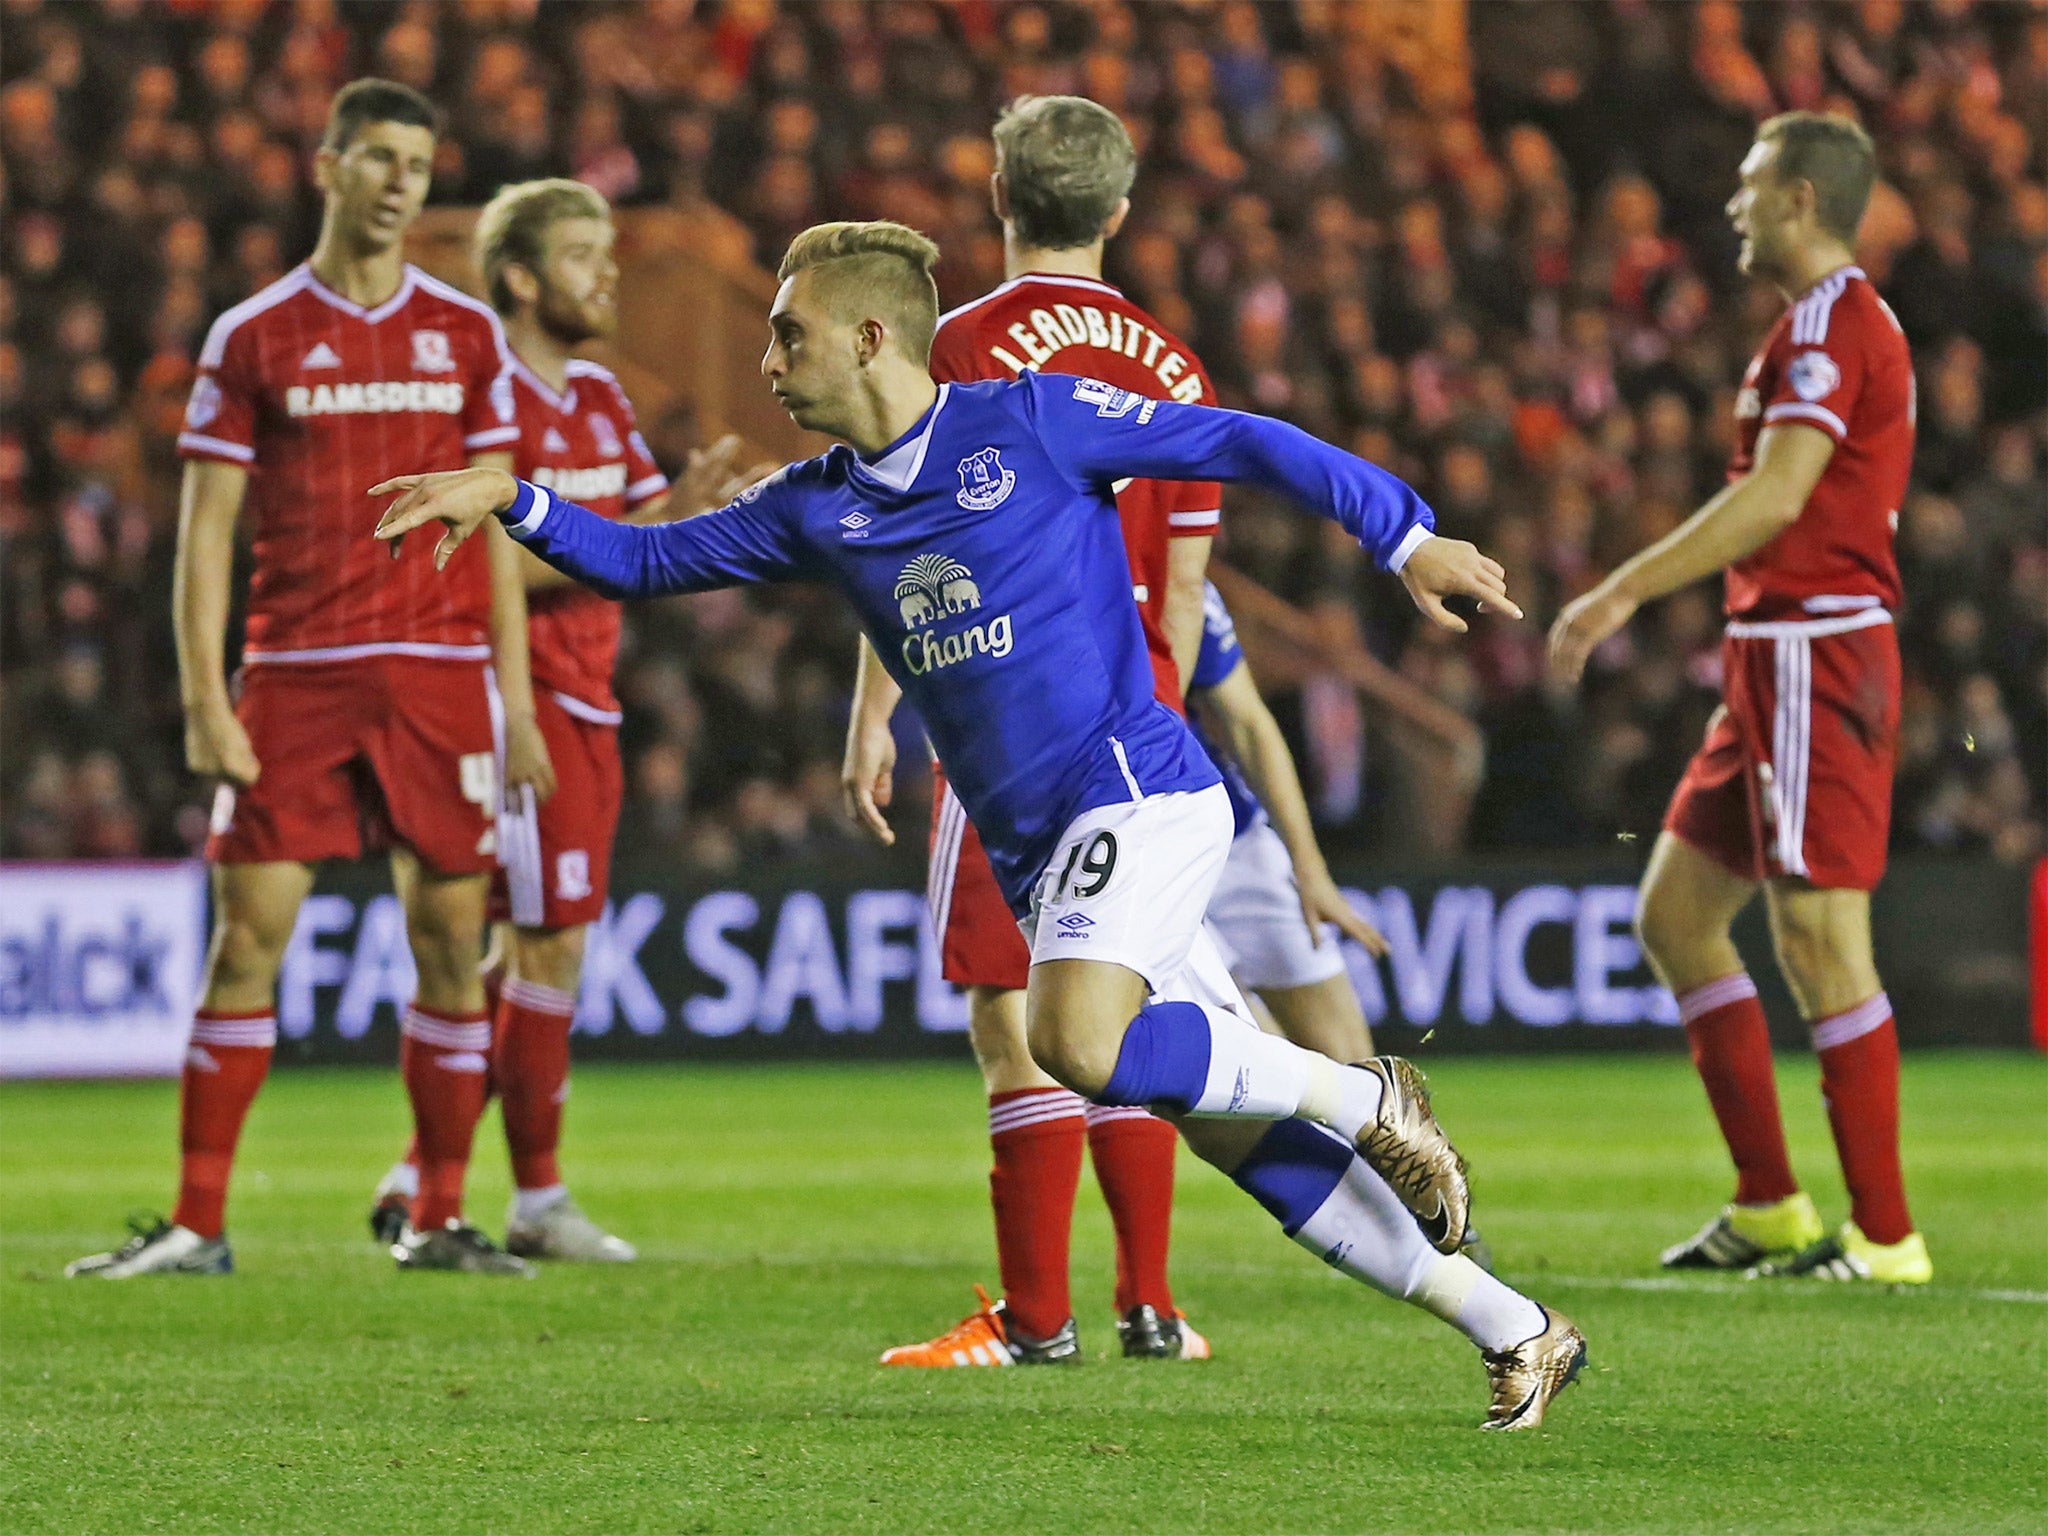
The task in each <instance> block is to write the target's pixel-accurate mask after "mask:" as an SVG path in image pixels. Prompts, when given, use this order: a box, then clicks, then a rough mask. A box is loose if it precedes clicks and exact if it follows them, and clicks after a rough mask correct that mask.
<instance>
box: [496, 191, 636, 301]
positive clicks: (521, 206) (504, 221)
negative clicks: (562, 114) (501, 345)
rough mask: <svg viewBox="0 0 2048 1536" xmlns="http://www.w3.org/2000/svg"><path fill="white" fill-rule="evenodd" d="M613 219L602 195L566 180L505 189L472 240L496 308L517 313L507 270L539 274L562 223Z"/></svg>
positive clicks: (499, 194) (499, 193) (497, 197)
mask: <svg viewBox="0 0 2048 1536" xmlns="http://www.w3.org/2000/svg"><path fill="white" fill-rule="evenodd" d="M611 216H612V208H611V204H610V203H607V202H606V201H605V200H604V194H603V193H602V192H599V191H598V190H597V188H595V187H592V186H586V185H585V184H584V183H583V182H580V181H571V180H569V179H568V178H567V177H564V176H552V177H549V178H548V179H547V180H545V181H518V182H514V183H512V184H511V185H510V186H506V187H500V188H499V189H498V195H497V196H496V197H493V198H492V199H491V200H490V201H489V202H488V203H485V204H484V208H483V212H481V213H479V214H478V215H477V216H476V233H475V234H474V235H473V236H472V237H471V241H472V244H473V247H474V249H475V252H476V266H477V271H478V272H480V273H482V274H483V280H484V291H485V293H487V294H488V295H489V296H490V300H491V308H493V309H495V310H497V311H498V313H499V314H501V315H508V314H510V313H511V312H512V310H513V308H514V307H515V302H516V301H515V300H514V299H513V297H512V290H511V289H509V288H507V287H506V286H505V269H506V268H507V267H509V266H514V265H517V266H522V267H525V268H526V269H527V270H528V271H529V272H534V273H538V272H539V271H540V264H541V255H542V247H543V246H545V245H546V243H547V235H548V230H549V229H550V228H552V227H553V226H554V225H556V224H558V223H560V222H561V221H562V220H563V219H609V218H610V217H611Z"/></svg>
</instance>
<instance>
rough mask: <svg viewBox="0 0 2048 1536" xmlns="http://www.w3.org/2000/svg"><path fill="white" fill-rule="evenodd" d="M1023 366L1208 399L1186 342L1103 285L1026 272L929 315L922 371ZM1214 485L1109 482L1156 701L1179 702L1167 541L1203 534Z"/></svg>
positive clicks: (1006, 373) (986, 371) (1005, 375)
mask: <svg viewBox="0 0 2048 1536" xmlns="http://www.w3.org/2000/svg"><path fill="white" fill-rule="evenodd" d="M1026 368H1036V369H1038V370H1040V371H1041V372H1044V373H1073V374H1080V375H1082V376H1083V377H1086V378H1091V379H1101V380H1103V381H1104V382H1105V383H1109V384H1115V385H1117V386H1118V387H1119V388H1122V389H1128V390H1130V391H1132V392H1133V393H1135V394H1140V395H1145V396H1147V397H1149V398H1151V399H1153V400H1178V401H1180V402H1181V403H1182V404H1184V405H1214V404H1215V403H1216V387H1215V386H1214V385H1213V384H1211V383H1210V382H1209V375H1208V373H1207V372H1206V371H1205V370H1204V369H1203V367H1202V363H1201V360H1200V359H1199V358H1197V357H1196V356H1195V353H1194V349H1193V348H1192V347H1189V346H1188V345H1187V344H1186V343H1184V342H1182V341H1181V340H1180V339H1179V338H1178V337H1176V336H1174V335H1172V334H1171V333H1170V332H1167V331H1165V330H1162V329H1161V328H1160V326H1159V323H1158V322H1157V321H1156V320H1154V319H1153V318H1152V317H1151V316H1150V315H1148V314H1146V313H1145V311H1144V310H1142V309H1140V308H1138V306H1137V305H1135V304H1133V303H1132V302H1131V301H1130V300H1129V299H1127V298H1125V297H1124V296H1123V294H1121V293H1120V292H1118V291H1117V290H1116V289H1115V288H1112V287H1111V286H1110V285H1109V284H1108V283H1099V282H1096V281H1094V280H1093V279H1090V278H1085V277H1063V276H1058V275H1055V274H1052V273H1047V272H1027V273H1026V274H1025V275H1024V276H1022V277H1017V278H1012V279H1011V280H1010V281H1009V282H1007V283H1004V284H1003V285H1002V286H1001V287H999V288H996V289H993V290H991V291H990V292H989V293H987V294H985V295H983V296H982V297H981V298H978V299H976V300H975V301H974V302H973V303H972V304H963V305H962V306H961V307H960V308H958V309H956V310H954V311H953V312H952V313H951V314H949V315H947V316H945V317H944V318H943V319H941V320H940V321H939V331H938V335H937V336H936V337H935V338H934V339H933V341H932V377H933V378H935V379H937V380H938V381H939V382H940V383H942V384H966V383H972V382H974V381H975V380H978V379H1014V378H1015V377H1016V376H1017V375H1018V374H1020V373H1022V372H1023V371H1024V370H1025V369H1026ZM1222 506H1223V488H1222V487H1221V486H1220V485H1218V484H1216V482H1215V481H1213V480H1127V481H1125V482H1124V483H1123V484H1122V485H1121V486H1119V487H1118V488H1117V497H1116V509H1117V511H1118V512H1119V513H1121V514H1122V516H1123V524H1124V551H1125V553H1126V554H1127V555H1128V556H1129V558H1130V562H1131V583H1132V591H1133V595H1134V596H1135V597H1136V598H1137V600H1138V613H1139V616H1140V617H1141V618H1142V619H1143V621H1144V625H1145V644H1146V645H1147V646H1148V647H1149V648H1150V650H1151V652H1152V677H1153V686H1154V691H1155V692H1156V693H1157V694H1158V697H1159V701H1160V702H1161V703H1162V704H1165V705H1168V706H1169V707H1171V708H1172V709H1174V710H1175V711H1179V710H1180V709H1181V689H1180V687H1179V686H1178V683H1179V679H1178V678H1177V676H1176V674H1175V672H1174V666H1173V651H1172V649H1171V648H1170V647H1169V646H1168V645H1167V643H1166V629H1165V625H1164V623H1163V622H1162V621H1163V619H1164V616H1165V612H1166V545H1167V541H1168V540H1169V539H1175V538H1187V537H1190V536H1191V535H1195V534H1203V535H1208V534H1213V533H1215V531H1216V525H1217V523H1218V521H1219V520H1220V518H1221V508H1222Z"/></svg>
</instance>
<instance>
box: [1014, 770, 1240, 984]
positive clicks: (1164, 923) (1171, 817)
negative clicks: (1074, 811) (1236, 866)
mask: <svg viewBox="0 0 2048 1536" xmlns="http://www.w3.org/2000/svg"><path fill="white" fill-rule="evenodd" d="M1230 842H1231V816H1230V797H1229V796H1228V795H1226V794H1225V793H1224V790H1223V786H1222V785H1220V784H1212V785H1211V786H1210V787H1209V788H1207V789H1201V790H1195V791H1192V792H1186V791H1183V792H1179V793H1175V794H1167V795H1147V796H1145V797H1144V798H1143V799H1139V800H1129V801H1124V802H1121V803H1119V804H1116V805H1104V806H1098V807H1096V808H1095V809H1094V810H1092V811H1084V812H1083V813H1082V814H1081V815H1079V816H1077V817H1075V818H1074V820H1073V822H1072V823H1071V824H1070V825H1069V826H1068V827H1067V830H1066V831H1065V832H1064V833H1062V834H1061V835H1060V841H1059V846H1058V848H1057V849H1056V850H1055V851H1054V853H1053V856H1052V861H1051V862H1050V863H1049V864H1047V865H1046V867H1045V873H1044V874H1042V875H1041V876H1039V879H1038V885H1037V888H1036V889H1035V890H1034V891H1033V892H1032V895H1031V914H1030V916H1029V917H1027V918H1026V919H1025V921H1024V937H1025V941H1026V942H1027V943H1029V944H1030V946H1031V963H1032V964H1033V965H1038V964H1041V963H1042V962H1044V961H1047V960H1105V961H1108V962H1110V963H1112V964H1115V965H1121V966H1124V967H1125V968H1127V969H1129V970H1133V971H1136V972H1137V973H1138V974H1139V975H1140V976H1142V977H1144V978H1145V981H1146V984H1147V985H1148V986H1150V987H1151V988H1152V990H1153V991H1154V992H1155V993H1157V992H1159V991H1160V990H1161V989H1162V986H1163V984H1164V983H1165V982H1167V981H1168V980H1169V979H1170V978H1172V977H1174V976H1176V975H1177V974H1179V972H1180V971H1181V970H1182V969H1183V968H1184V967H1185V966H1186V965H1187V963H1188V957H1189V955H1190V953H1191V952H1192V950H1193V949H1194V947H1195V940H1196V936H1197V935H1198V934H1200V933H1201V931H1202V913H1203V911H1204V910H1205V909H1206V908H1207V907H1208V905H1209V898H1210V895H1211V893H1212V892H1213V891H1214V890H1215V888H1216V881H1217V877H1218V876H1220V875H1221V874H1222V872H1223V864H1224V860H1225V859H1226V858H1228V857H1229V854H1230Z"/></svg>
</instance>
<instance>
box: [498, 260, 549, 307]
mask: <svg viewBox="0 0 2048 1536" xmlns="http://www.w3.org/2000/svg"><path fill="white" fill-rule="evenodd" d="M499 276H500V277H502V278H503V279H504V282H505V291H506V292H508V293H510V294H511V295H512V297H513V298H515V299H517V300H518V301H519V302H520V303H522V304H535V303H538V302H539V301H540V279H539V278H537V277H535V276H534V275H533V273H532V271H531V270H530V269H529V268H527V267H524V266H521V265H520V264H519V263H518V262H516V261H510V262H507V263H506V264H505V266H504V269H503V270H502V271H501V272H500V273H499Z"/></svg>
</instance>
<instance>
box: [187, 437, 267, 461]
mask: <svg viewBox="0 0 2048 1536" xmlns="http://www.w3.org/2000/svg"><path fill="white" fill-rule="evenodd" d="M178 446H179V447H180V448H183V449H185V450H186V451H187V452H188V453H203V454H207V455H210V456H214V457H218V458H223V459H233V460H234V461H235V462H236V463H237V464H253V463H255V462H256V450H255V449H254V448H245V447H244V446H243V445H242V444H240V443H229V442H223V441H222V440H221V439H220V438H217V437H202V436H201V435H200V434H199V433H197V432H180V433H179V434H178Z"/></svg>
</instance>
